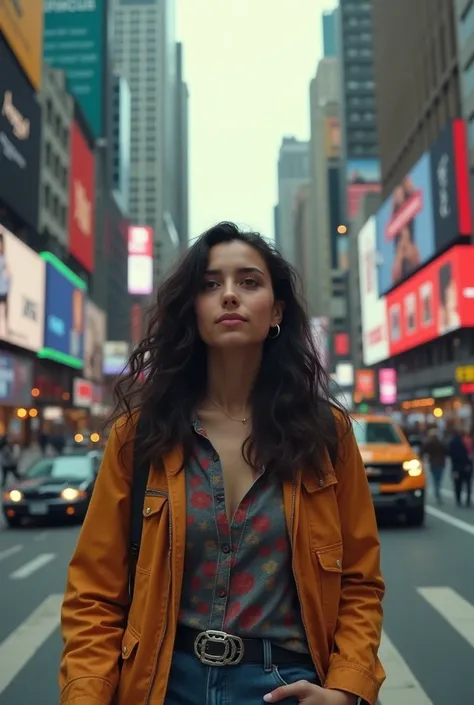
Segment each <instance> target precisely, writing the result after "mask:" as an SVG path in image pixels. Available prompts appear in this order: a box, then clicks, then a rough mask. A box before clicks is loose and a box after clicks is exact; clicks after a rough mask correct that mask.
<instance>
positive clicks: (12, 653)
mask: <svg viewBox="0 0 474 705" xmlns="http://www.w3.org/2000/svg"><path fill="white" fill-rule="evenodd" d="M62 600H63V596H62V595H50V596H49V597H47V598H46V600H44V602H42V603H41V605H40V606H39V607H38V608H37V609H36V610H35V611H34V612H32V613H31V615H30V616H29V617H28V619H26V620H25V621H24V622H23V623H22V624H20V626H19V627H17V629H15V631H14V632H12V633H11V634H10V636H8V637H7V638H6V639H5V641H3V642H2V643H1V644H0V663H1V664H2V667H1V668H0V695H1V694H2V693H3V691H4V690H5V689H6V688H8V686H9V685H10V683H11V682H12V681H13V680H14V679H15V678H16V677H17V675H18V674H19V673H20V671H21V670H22V668H23V667H24V666H26V664H27V663H28V661H29V660H30V659H31V658H32V657H33V656H34V654H35V653H36V652H37V651H38V649H39V648H40V647H41V646H42V645H43V644H44V642H45V641H46V639H48V637H49V636H51V634H52V633H53V632H54V630H55V629H56V628H57V627H58V626H59V622H60V610H61V604H62Z"/></svg>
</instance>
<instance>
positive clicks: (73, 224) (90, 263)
mask: <svg viewBox="0 0 474 705" xmlns="http://www.w3.org/2000/svg"><path fill="white" fill-rule="evenodd" d="M70 155H71V158H70V166H69V251H70V253H71V254H72V256H73V257H75V259H77V261H78V262H79V263H80V264H82V266H83V267H84V268H85V269H87V271H88V272H92V271H93V269H94V254H95V219H94V198H95V161H94V155H93V153H92V151H91V149H90V147H89V146H88V144H87V142H86V139H85V137H84V135H83V134H82V132H81V129H80V127H79V125H78V124H77V123H76V122H73V123H72V125H71V139H70Z"/></svg>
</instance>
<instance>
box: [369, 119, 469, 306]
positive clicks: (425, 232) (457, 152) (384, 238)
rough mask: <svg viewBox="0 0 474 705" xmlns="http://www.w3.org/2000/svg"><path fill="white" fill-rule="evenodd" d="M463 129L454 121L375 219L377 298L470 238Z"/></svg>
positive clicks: (458, 121) (467, 180)
mask: <svg viewBox="0 0 474 705" xmlns="http://www.w3.org/2000/svg"><path fill="white" fill-rule="evenodd" d="M466 141H467V140H466V127H465V124H464V122H463V121H462V120H454V121H453V122H451V123H449V124H448V125H447V126H446V127H445V129H444V130H443V131H442V133H441V135H440V136H439V138H438V139H437V140H436V142H435V143H434V145H433V147H432V149H431V150H430V151H429V152H425V154H424V155H423V156H422V157H421V158H420V159H419V161H418V162H417V163H416V164H415V166H414V167H413V169H412V170H411V171H410V172H409V173H408V174H407V175H406V176H405V177H404V179H403V180H402V181H401V183H400V184H398V186H397V187H396V188H395V190H394V191H393V193H392V195H391V196H390V197H389V198H388V199H387V200H386V201H385V202H384V203H383V205H382V206H381V208H380V209H379V211H378V213H377V249H378V252H379V255H380V268H379V286H380V292H381V293H382V294H384V293H386V292H387V291H389V290H390V289H391V288H393V287H395V286H397V285H398V284H400V283H401V282H403V281H405V280H406V279H407V278H408V277H409V276H411V275H412V274H413V273H414V272H416V271H417V270H418V269H419V268H420V267H421V266H423V265H424V264H426V262H428V261H429V260H431V259H432V258H433V257H435V255H436V254H438V253H439V252H442V251H443V250H445V249H446V248H447V247H449V246H450V245H451V244H452V243H453V242H454V241H455V240H456V239H457V238H458V237H459V236H460V235H461V236H462V235H465V236H470V234H471V231H472V224H471V205H470V194H469V170H468V163H467V145H466Z"/></svg>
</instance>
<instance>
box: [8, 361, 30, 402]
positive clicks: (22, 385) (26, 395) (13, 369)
mask: <svg viewBox="0 0 474 705" xmlns="http://www.w3.org/2000/svg"><path fill="white" fill-rule="evenodd" d="M32 386H33V361H32V360H27V359H25V358H22V357H17V356H16V355H11V354H10V353H7V352H1V353H0V404H2V406H8V405H11V406H30V404H31V388H32Z"/></svg>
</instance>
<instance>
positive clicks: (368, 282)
mask: <svg viewBox="0 0 474 705" xmlns="http://www.w3.org/2000/svg"><path fill="white" fill-rule="evenodd" d="M357 249H358V257H359V291H360V305H361V319H362V353H363V361H364V365H367V366H368V367H370V366H372V365H375V364H377V363H378V362H381V361H382V360H386V359H387V358H388V356H389V340H388V329H387V312H386V305H385V299H383V298H379V287H378V278H377V242H376V221H375V218H374V217H373V216H372V217H371V218H369V220H368V221H367V222H366V223H365V225H364V226H363V227H362V228H361V230H360V231H359V233H358V235H357Z"/></svg>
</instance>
